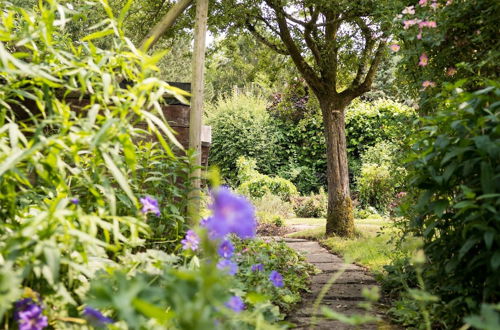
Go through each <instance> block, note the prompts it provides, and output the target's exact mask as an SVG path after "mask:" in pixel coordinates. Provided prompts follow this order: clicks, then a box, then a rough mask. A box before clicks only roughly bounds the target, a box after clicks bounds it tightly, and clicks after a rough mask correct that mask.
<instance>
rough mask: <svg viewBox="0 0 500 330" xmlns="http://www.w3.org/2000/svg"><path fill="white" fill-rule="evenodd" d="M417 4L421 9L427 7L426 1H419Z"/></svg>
mask: <svg viewBox="0 0 500 330" xmlns="http://www.w3.org/2000/svg"><path fill="white" fill-rule="evenodd" d="M418 4H419V5H420V6H422V7H425V6H427V0H419V1H418Z"/></svg>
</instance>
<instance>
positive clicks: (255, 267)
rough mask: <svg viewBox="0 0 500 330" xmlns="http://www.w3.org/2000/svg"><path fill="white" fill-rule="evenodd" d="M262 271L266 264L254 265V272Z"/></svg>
mask: <svg viewBox="0 0 500 330" xmlns="http://www.w3.org/2000/svg"><path fill="white" fill-rule="evenodd" d="M262 271H264V265H262V264H255V265H253V266H252V272H262Z"/></svg>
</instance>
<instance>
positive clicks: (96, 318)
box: [83, 306, 115, 327]
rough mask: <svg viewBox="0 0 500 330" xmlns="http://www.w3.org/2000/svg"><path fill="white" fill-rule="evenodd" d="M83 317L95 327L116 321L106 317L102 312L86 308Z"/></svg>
mask: <svg viewBox="0 0 500 330" xmlns="http://www.w3.org/2000/svg"><path fill="white" fill-rule="evenodd" d="M83 315H84V316H85V318H86V319H87V320H88V321H89V323H90V324H92V325H93V326H96V327H98V326H103V325H105V324H109V323H114V322H115V321H114V320H113V319H111V318H109V317H107V316H104V315H103V314H102V313H101V312H100V311H98V310H97V309H94V308H92V307H88V306H87V307H85V308H84V309H83Z"/></svg>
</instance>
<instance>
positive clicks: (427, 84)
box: [422, 80, 436, 90]
mask: <svg viewBox="0 0 500 330" xmlns="http://www.w3.org/2000/svg"><path fill="white" fill-rule="evenodd" d="M422 87H423V90H425V89H426V88H427V87H431V88H432V87H436V83H435V82H434V81H430V80H426V81H424V82H422Z"/></svg>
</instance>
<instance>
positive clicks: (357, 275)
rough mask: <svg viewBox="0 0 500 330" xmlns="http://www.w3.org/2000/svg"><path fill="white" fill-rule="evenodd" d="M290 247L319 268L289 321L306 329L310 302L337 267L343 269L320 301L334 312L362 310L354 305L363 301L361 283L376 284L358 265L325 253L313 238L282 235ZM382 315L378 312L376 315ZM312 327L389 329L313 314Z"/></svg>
mask: <svg viewBox="0 0 500 330" xmlns="http://www.w3.org/2000/svg"><path fill="white" fill-rule="evenodd" d="M283 240H284V241H285V242H286V243H287V244H288V246H290V247H291V248H293V249H295V250H297V251H299V252H301V253H303V254H304V255H305V257H306V259H307V261H308V262H310V263H312V264H313V265H315V266H316V267H317V268H319V269H320V270H321V273H320V274H317V275H314V276H313V277H312V287H311V292H310V293H307V294H306V295H305V296H303V301H302V305H301V307H299V308H298V309H297V310H296V311H295V313H294V314H293V315H291V316H290V317H289V321H291V322H293V323H295V324H296V325H297V328H296V329H310V328H311V321H312V320H313V304H314V301H315V299H316V297H317V296H318V294H319V292H320V291H321V289H322V288H323V286H324V285H325V284H326V283H327V282H328V280H329V279H330V278H331V277H332V275H334V274H335V273H336V272H337V271H339V270H341V269H344V273H343V274H342V275H341V276H340V277H339V278H338V279H337V280H336V281H335V283H334V284H333V285H332V286H331V288H330V290H329V291H328V292H327V293H326V295H325V296H324V299H323V301H322V303H321V305H325V306H328V307H330V308H331V309H333V310H334V311H336V312H339V313H343V314H346V315H350V314H365V312H366V311H365V310H364V309H362V308H360V307H358V304H359V303H360V302H363V301H365V299H364V298H363V296H362V295H361V290H362V288H363V287H367V286H368V287H370V286H376V285H377V282H376V281H375V279H374V278H373V277H372V276H371V275H369V274H367V272H366V271H365V270H364V269H363V268H362V267H360V266H357V265H354V264H346V263H344V261H343V260H342V259H341V258H340V257H338V256H336V255H334V254H331V253H329V252H328V251H327V250H326V249H325V248H323V247H321V246H320V245H319V244H318V243H317V242H313V241H308V240H304V239H294V238H283ZM379 316H382V315H379ZM316 320H317V322H316V325H315V326H314V329H319V330H323V329H324V330H326V329H391V327H390V326H388V325H381V324H378V325H377V324H365V325H363V326H361V327H354V326H349V325H346V324H343V323H341V322H339V321H336V320H329V319H325V318H322V317H321V316H320V315H319V316H318V317H317V319H316Z"/></svg>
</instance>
